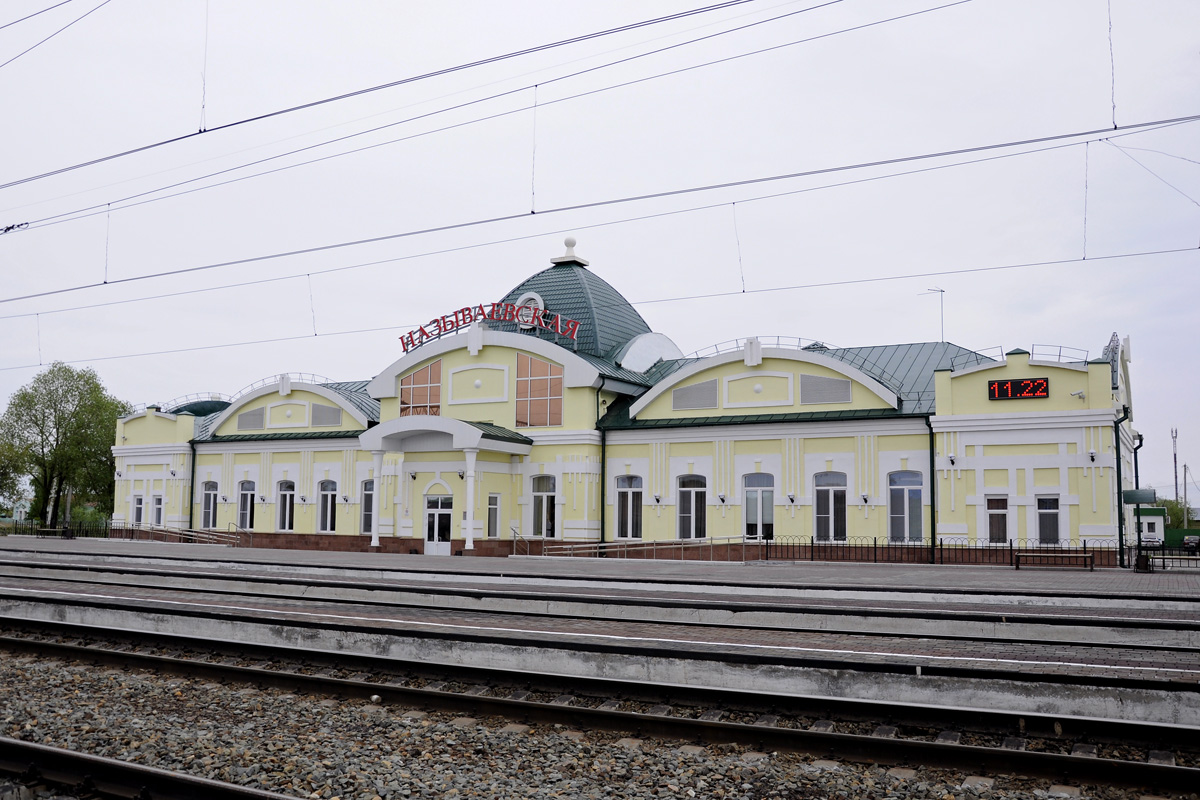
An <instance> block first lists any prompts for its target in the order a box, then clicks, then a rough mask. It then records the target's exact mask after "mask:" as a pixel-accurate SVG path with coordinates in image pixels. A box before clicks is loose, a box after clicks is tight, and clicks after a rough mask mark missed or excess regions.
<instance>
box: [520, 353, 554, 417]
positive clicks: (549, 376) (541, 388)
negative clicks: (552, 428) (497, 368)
mask: <svg viewBox="0 0 1200 800" xmlns="http://www.w3.org/2000/svg"><path fill="white" fill-rule="evenodd" d="M562 401H563V368H562V367H561V366H560V365H558V364H552V363H550V362H549V361H543V360H541V359H540V358H534V357H533V356H527V355H525V354H524V353H517V427H518V428H534V427H544V426H547V425H562Z"/></svg>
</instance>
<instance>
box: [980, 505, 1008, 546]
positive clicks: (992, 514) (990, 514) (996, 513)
mask: <svg viewBox="0 0 1200 800" xmlns="http://www.w3.org/2000/svg"><path fill="white" fill-rule="evenodd" d="M992 503H1003V504H1004V506H1003V508H992ZM983 504H984V508H985V509H986V511H987V538H986V539H984V541H985V542H987V543H988V544H1007V543H1008V541H1009V533H1008V532H1009V527H1010V526H1009V524H1008V505H1009V503H1008V496H1007V495H1005V496H1003V497H984V499H983ZM997 517H999V518H1001V519H1003V520H1004V538H1003V539H999V540H997V539H995V538H993V536H992V521H993V519H995V518H997Z"/></svg>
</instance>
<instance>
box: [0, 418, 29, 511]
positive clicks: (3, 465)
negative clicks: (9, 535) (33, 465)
mask: <svg viewBox="0 0 1200 800" xmlns="http://www.w3.org/2000/svg"><path fill="white" fill-rule="evenodd" d="M27 474H28V459H26V457H25V451H24V450H22V449H21V448H19V447H17V446H16V444H15V443H14V442H13V441H11V440H10V439H8V437H6V436H3V435H2V434H0V505H3V506H5V507H6V508H9V509H11V508H12V507H13V506H15V505H16V503H17V501H18V500H20V499H21V497H22V496H23V495H24V491H23V490H24V484H25V476H26V475H27Z"/></svg>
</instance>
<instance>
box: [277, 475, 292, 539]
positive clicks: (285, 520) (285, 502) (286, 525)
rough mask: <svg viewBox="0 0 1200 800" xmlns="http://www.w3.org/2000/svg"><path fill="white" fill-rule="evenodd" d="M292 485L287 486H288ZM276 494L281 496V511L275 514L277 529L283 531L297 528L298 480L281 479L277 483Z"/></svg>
mask: <svg viewBox="0 0 1200 800" xmlns="http://www.w3.org/2000/svg"><path fill="white" fill-rule="evenodd" d="M289 486H290V487H291V488H290V489H289V488H286V487H289ZM275 493H276V496H277V497H278V498H279V500H278V501H277V502H278V504H279V511H278V512H277V513H276V515H275V524H276V526H277V529H278V530H279V531H281V532H283V533H291V532H292V531H294V530H296V482H295V481H280V482H279V483H278V484H277V485H276V489H275Z"/></svg>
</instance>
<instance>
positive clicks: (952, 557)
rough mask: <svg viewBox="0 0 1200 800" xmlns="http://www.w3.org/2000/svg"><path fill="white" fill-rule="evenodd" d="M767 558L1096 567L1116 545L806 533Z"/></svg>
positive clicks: (1110, 559)
mask: <svg viewBox="0 0 1200 800" xmlns="http://www.w3.org/2000/svg"><path fill="white" fill-rule="evenodd" d="M764 550H765V554H766V555H765V557H766V558H767V559H768V560H771V561H841V562H860V563H872V564H885V563H905V564H931V563H932V564H977V565H996V566H1010V567H1015V566H1016V563H1017V558H1016V557H1017V555H1018V554H1019V553H1028V554H1031V555H1034V556H1036V558H1037V563H1038V564H1041V565H1045V566H1076V565H1078V564H1079V563H1080V556H1086V555H1089V554H1090V555H1091V559H1090V560H1091V562H1092V563H1094V564H1095V566H1098V567H1115V566H1117V555H1118V552H1117V546H1116V545H1114V544H1109V543H1107V542H1105V543H1090V544H1089V543H1088V541H1087V540H1086V539H1085V540H1081V541H1080V542H1079V544H1070V543H1062V542H1053V543H1049V542H1048V543H1042V542H1040V541H1038V540H1036V539H1019V540H1015V541H1010V542H1003V543H997V544H991V543H988V542H978V541H972V540H970V539H969V538H967V537H965V536H964V537H948V536H944V537H941V538H940V539H939V540H938V542H937V544H936V545H934V546H933V547H930V545H929V543H928V542H894V541H891V540H889V539H887V538H878V537H869V536H858V537H849V538H847V539H845V540H841V541H814V540H813V539H812V537H808V536H782V537H778V538H776V539H775V540H773V541H771V542H769V543H768V544H767V546H766V547H765V548H764Z"/></svg>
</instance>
